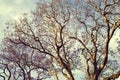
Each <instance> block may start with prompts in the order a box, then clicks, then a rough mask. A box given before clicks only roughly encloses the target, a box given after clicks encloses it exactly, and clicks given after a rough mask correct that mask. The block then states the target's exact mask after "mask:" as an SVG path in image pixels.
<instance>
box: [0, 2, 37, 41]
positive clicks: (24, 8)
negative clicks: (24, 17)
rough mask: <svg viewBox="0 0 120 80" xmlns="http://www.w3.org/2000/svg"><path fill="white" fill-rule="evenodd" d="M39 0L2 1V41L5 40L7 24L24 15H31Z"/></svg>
mask: <svg viewBox="0 0 120 80" xmlns="http://www.w3.org/2000/svg"><path fill="white" fill-rule="evenodd" d="M38 1H39V0H0V41H1V39H2V38H3V30H4V28H5V23H6V22H7V21H10V20H11V19H14V18H16V17H17V16H19V15H21V14H22V13H29V12H30V11H31V10H34V9H35V7H36V2H38Z"/></svg>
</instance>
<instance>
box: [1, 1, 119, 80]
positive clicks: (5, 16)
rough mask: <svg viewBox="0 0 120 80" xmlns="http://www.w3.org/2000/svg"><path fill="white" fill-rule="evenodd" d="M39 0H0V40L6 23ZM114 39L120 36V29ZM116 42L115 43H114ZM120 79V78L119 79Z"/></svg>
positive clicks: (32, 8)
mask: <svg viewBox="0 0 120 80" xmlns="http://www.w3.org/2000/svg"><path fill="white" fill-rule="evenodd" d="M38 1H39V0H0V42H1V40H2V38H3V37H4V35H3V34H4V32H3V30H4V29H5V28H6V26H5V23H6V22H7V21H10V20H12V19H17V18H18V16H19V15H21V14H22V13H30V11H31V10H34V9H35V7H36V2H38ZM116 33H117V35H116V36H115V37H114V39H116V38H119V34H120V30H118V31H117V32H116ZM114 39H113V40H112V41H111V46H112V47H113V46H116V45H117V44H115V43H114ZM113 43H114V44H113ZM119 80H120V79H119Z"/></svg>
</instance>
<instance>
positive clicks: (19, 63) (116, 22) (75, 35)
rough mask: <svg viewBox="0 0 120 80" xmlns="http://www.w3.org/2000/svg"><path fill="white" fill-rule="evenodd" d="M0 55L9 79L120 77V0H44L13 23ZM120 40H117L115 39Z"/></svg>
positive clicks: (108, 79)
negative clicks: (76, 76)
mask: <svg viewBox="0 0 120 80" xmlns="http://www.w3.org/2000/svg"><path fill="white" fill-rule="evenodd" d="M7 26H9V28H10V30H6V32H5V38H4V39H3V41H2V49H1V52H2V53H1V54H0V59H1V62H0V69H1V72H2V73H1V74H0V77H2V78H3V79H4V80H44V79H46V78H50V77H53V78H54V79H55V80H61V77H59V75H62V77H64V79H65V80H77V78H75V75H79V76H81V74H74V71H75V70H78V71H83V74H85V75H84V80H103V79H104V80H111V79H116V78H118V77H119V75H120V62H119V58H120V56H119V53H120V39H119V38H118V39H117V40H116V42H117V45H114V44H115V43H112V44H113V45H114V46H115V47H114V49H113V48H112V45H111V46H110V42H111V40H112V39H114V36H116V35H117V34H119V32H120V30H119V29H120V0H111V1H110V0H48V1H43V0H41V1H40V2H39V3H37V5H36V9H35V10H34V11H32V13H31V14H30V15H29V14H23V15H22V16H21V17H20V18H19V20H18V21H12V22H9V24H8V25H7ZM114 42H115V41H114Z"/></svg>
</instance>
